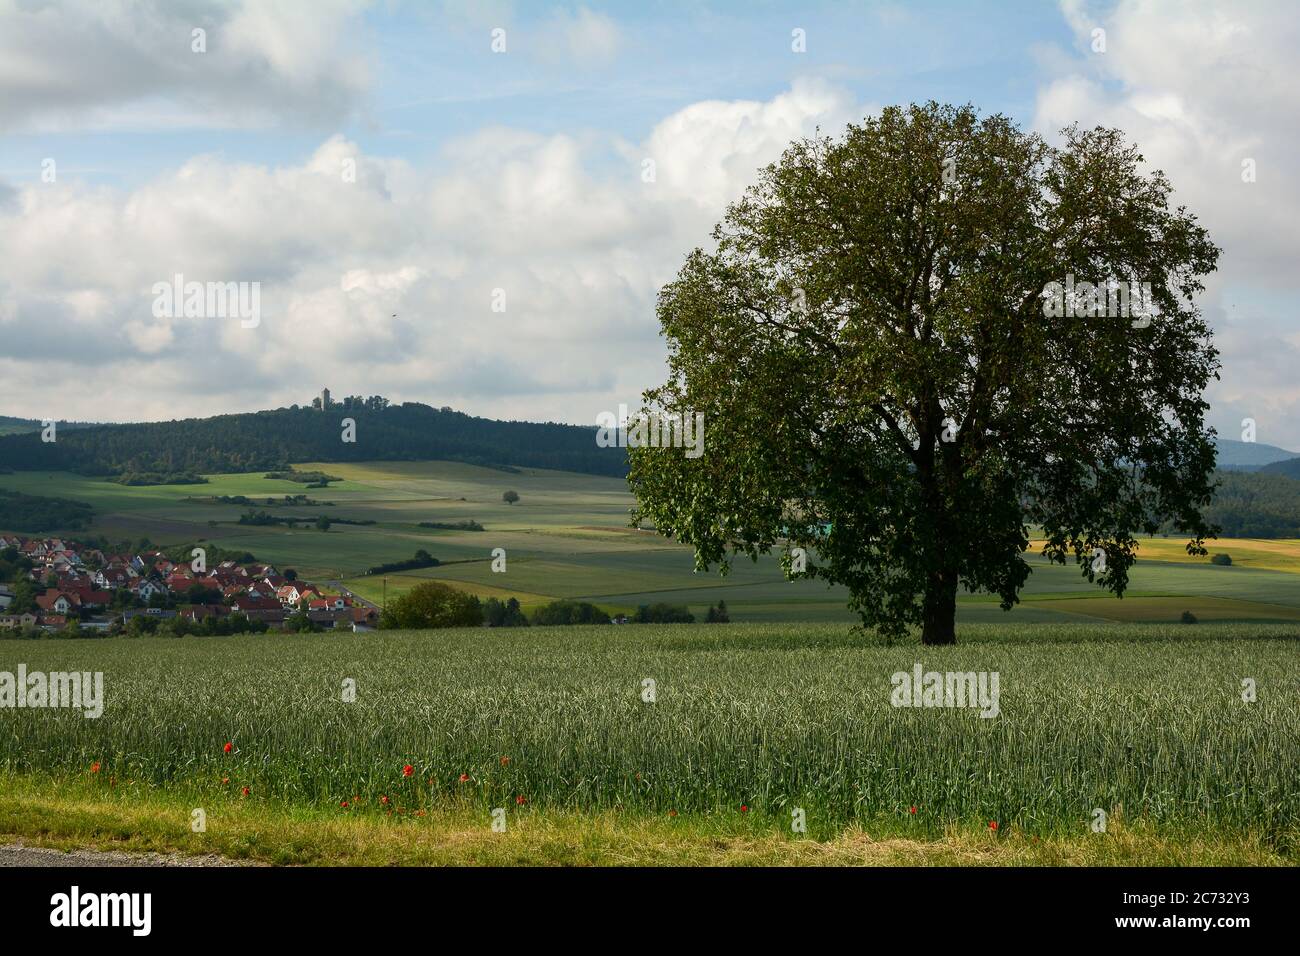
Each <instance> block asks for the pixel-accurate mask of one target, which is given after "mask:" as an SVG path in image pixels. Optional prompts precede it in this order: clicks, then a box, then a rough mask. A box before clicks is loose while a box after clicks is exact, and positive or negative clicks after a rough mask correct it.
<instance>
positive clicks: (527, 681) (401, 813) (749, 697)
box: [0, 624, 1300, 864]
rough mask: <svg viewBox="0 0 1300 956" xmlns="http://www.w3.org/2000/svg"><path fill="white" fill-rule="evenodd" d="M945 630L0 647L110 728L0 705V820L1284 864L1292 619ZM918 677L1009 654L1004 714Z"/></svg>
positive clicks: (1294, 809) (99, 827)
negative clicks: (915, 677) (87, 688)
mask: <svg viewBox="0 0 1300 956" xmlns="http://www.w3.org/2000/svg"><path fill="white" fill-rule="evenodd" d="M960 640H961V643H960V644H959V645H958V646H956V647H946V648H925V649H921V648H918V647H913V646H907V647H900V646H893V647H889V646H879V645H877V644H875V643H873V642H872V641H871V640H870V639H868V638H867V637H865V636H864V635H862V634H860V633H850V632H849V630H848V629H846V628H844V627H843V626H841V625H838V624H836V625H824V624H823V625H818V624H797V625H791V624H750V625H736V624H733V625H712V626H704V625H696V626H691V625H660V626H654V625H643V626H628V627H608V626H607V627H586V628H582V627H577V628H529V629H504V630H485V629H482V628H474V629H468V630H449V631H426V632H379V633H371V634H352V633H339V634H317V635H272V636H248V637H237V638H207V639H204V638H190V639H183V640H176V639H143V640H131V639H119V640H100V641H39V642H13V641H7V642H0V669H2V670H9V671H13V670H14V669H15V668H16V666H17V664H18V663H20V662H21V663H24V664H25V665H26V667H27V668H28V669H29V671H31V670H47V671H56V670H74V669H75V670H87V671H102V673H103V675H104V696H105V706H104V711H103V715H102V716H101V717H100V718H98V719H87V718H85V717H83V716H82V715H81V714H80V713H78V712H73V711H68V710H61V711H54V710H49V709H45V710H41V709H23V710H18V709H12V708H6V709H3V710H0V770H3V774H0V781H2V782H0V832H4V833H9V834H11V835H17V836H21V837H23V838H24V839H27V840H36V841H37V842H45V843H47V844H49V845H56V846H59V845H90V846H121V847H127V848H136V849H172V850H180V851H187V852H188V851H192V852H211V851H216V852H221V853H224V854H227V855H233V856H238V857H244V858H250V859H260V860H267V861H270V862H296V863H317V862H324V863H330V862H334V863H337V862H394V863H427V862H459V863H475V862H530V863H584V862H590V863H654V862H679V863H680V862H765V863H781V862H843V863H869V862H913V863H916V862H947V863H953V862H977V863H1000V862H1001V863H1012V862H1014V863H1035V862H1040V863H1053V862H1055V863H1060V862H1088V863H1118V862H1127V863H1134V862H1140V863H1186V862H1214V861H1218V862H1235V863H1251V864H1270V863H1271V864H1286V863H1292V862H1294V855H1295V853H1296V852H1297V849H1298V846H1297V838H1298V837H1300V792H1298V791H1297V788H1296V786H1295V783H1296V780H1297V779H1300V708H1297V707H1296V706H1295V699H1296V684H1297V680H1298V679H1300V665H1298V663H1297V662H1298V661H1300V657H1297V653H1296V652H1297V649H1298V647H1297V637H1296V633H1295V630H1294V628H1291V627H1287V626H1279V625H1241V624H1233V625H1224V624H1206V625H1203V626H1202V627H1200V628H1186V627H1179V626H1170V625H1105V624H1063V625H1028V626H1026V625H1017V626H1010V627H1008V626H1005V625H999V626H990V625H980V624H968V625H963V626H962V628H961V633H960ZM916 664H921V665H922V666H924V667H925V668H926V669H935V670H941V671H942V670H960V671H987V672H997V673H998V674H999V678H1000V683H999V686H1000V691H999V693H1000V699H999V706H998V713H997V714H996V716H993V717H991V718H988V719H986V718H983V717H981V716H980V713H979V711H977V710H975V709H971V708H967V709H959V708H937V709H936V708H929V709H926V708H922V709H915V708H907V707H897V706H893V705H892V703H891V692H892V675H893V674H894V673H896V672H910V671H912V669H913V667H914V666H915V665H916ZM1246 679H1249V680H1250V681H1251V682H1252V685H1251V686H1252V688H1253V690H1254V694H1253V695H1252V698H1251V700H1249V701H1247V700H1245V699H1244V698H1243V681H1244V680H1246ZM648 681H652V682H653V684H648V683H647V682H648ZM349 686H350V687H351V688H353V689H354V691H355V694H354V696H353V698H352V699H351V700H349V699H348V694H347V693H346V692H345V691H346V689H347V688H348V687H349ZM647 688H652V690H653V693H649V694H648V693H647ZM227 743H229V744H230V745H231V748H230V752H229V753H227V752H226V749H225V745H226V744H227ZM407 768H409V770H408V769H407ZM52 808H53V810H52ZM191 808H201V809H203V811H204V813H205V814H206V821H207V829H206V831H205V832H204V833H202V834H195V833H194V832H192V831H191V830H190V828H189V823H190V814H191V812H192V811H191ZM1098 810H1100V811H1102V813H1104V814H1105V820H1106V821H1107V822H1106V828H1105V830H1104V831H1095V830H1094V829H1093V823H1094V821H1095V820H1097V819H1098V816H1097V811H1098ZM494 813H495V815H496V816H497V818H499V819H500V820H502V821H504V823H505V826H506V832H505V833H504V834H498V833H494V831H493V830H492V820H493V817H494ZM796 821H800V822H801V823H802V824H803V827H802V828H799V827H796V826H795V822H796ZM994 825H995V826H994ZM496 837H499V838H500V839H499V841H497V842H495V843H494V842H493V840H494V838H496Z"/></svg>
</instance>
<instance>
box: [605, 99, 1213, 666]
mask: <svg viewBox="0 0 1300 956" xmlns="http://www.w3.org/2000/svg"><path fill="white" fill-rule="evenodd" d="M1171 192H1172V187H1171V185H1170V183H1169V181H1168V180H1167V179H1166V177H1165V176H1164V174H1163V173H1161V172H1160V171H1148V170H1146V169H1145V168H1144V162H1143V159H1142V156H1141V155H1140V154H1139V153H1138V151H1137V150H1136V148H1134V147H1133V146H1132V145H1130V144H1128V143H1126V141H1125V138H1124V136H1123V134H1122V133H1120V132H1119V131H1116V130H1109V129H1100V128H1099V129H1091V130H1083V129H1079V128H1074V127H1072V128H1069V129H1066V130H1064V131H1063V132H1062V136H1061V141H1060V144H1059V145H1055V146H1054V145H1051V144H1049V143H1047V142H1045V141H1044V140H1043V139H1042V138H1041V137H1039V136H1037V135H1034V134H1029V133H1025V132H1023V131H1021V130H1020V129H1018V128H1017V127H1016V126H1015V124H1013V123H1012V122H1011V121H1010V120H1008V119H1007V118H1005V117H1003V116H998V115H994V116H987V117H980V116H979V115H978V114H977V113H976V112H975V111H974V110H973V109H971V108H969V107H963V108H955V107H950V106H941V105H938V104H935V103H930V104H927V105H924V106H911V107H908V108H889V109H885V110H884V111H882V112H881V114H880V115H879V116H878V117H875V118H869V119H867V120H865V121H864V122H863V123H862V124H861V125H850V126H849V127H848V129H847V130H846V132H845V133H844V134H843V135H842V136H840V137H838V138H823V137H818V138H815V139H811V140H806V141H801V142H797V143H795V144H793V145H791V146H790V147H789V148H788V149H787V151H786V152H785V154H784V155H783V156H782V158H781V160H780V161H779V162H778V163H775V164H773V165H771V166H769V167H767V168H766V169H765V170H762V171H761V173H760V176H759V179H758V182H757V184H756V185H755V186H753V187H752V188H750V189H749V190H747V191H746V192H745V194H744V195H743V197H741V198H740V199H738V201H737V202H735V203H734V204H732V205H731V206H730V207H728V210H727V213H726V216H725V218H724V219H723V221H722V222H721V223H720V224H719V225H718V226H717V227H716V229H715V230H714V234H713V238H714V248H713V250H712V251H705V250H702V249H696V250H695V251H694V252H692V253H691V254H690V255H689V256H688V257H687V259H686V263H685V265H684V266H683V267H682V269H681V271H680V272H679V274H678V275H677V277H676V278H675V279H674V280H673V281H672V282H670V283H669V284H668V285H667V286H665V287H664V288H663V289H662V291H661V292H660V296H659V308H658V311H659V319H660V322H661V324H662V330H663V334H664V335H665V337H666V338H667V341H668V348H669V377H668V381H667V382H666V383H665V384H664V385H663V386H662V387H659V388H655V389H651V390H650V391H648V392H647V393H646V408H645V411H646V413H660V414H669V415H681V414H683V413H696V412H699V413H703V414H704V416H705V421H706V424H707V430H706V438H705V443H704V454H703V455H701V456H699V457H695V458H692V457H688V456H686V455H685V454H683V453H682V451H681V450H674V449H663V448H650V447H642V448H636V449H633V450H632V451H631V453H630V457H631V474H630V481H631V484H632V487H633V490H634V491H635V493H636V496H637V507H636V509H635V511H634V514H633V520H634V522H637V523H646V524H652V525H653V526H655V527H656V528H657V529H658V530H659V531H660V532H661V533H663V534H666V535H670V536H673V537H675V538H677V539H678V540H681V541H683V542H686V543H689V544H691V545H693V546H694V548H695V553H696V562H697V566H698V567H700V568H708V567H711V566H713V565H714V564H718V565H720V566H721V567H722V570H723V571H724V573H725V571H726V570H727V568H728V566H729V561H730V560H731V559H733V558H734V557H735V556H737V555H740V554H745V555H749V556H750V557H753V558H756V557H757V555H758V554H760V553H765V552H769V551H773V550H777V551H781V552H783V554H784V560H785V562H786V567H787V571H788V572H789V573H793V572H794V571H798V570H799V568H800V565H801V564H802V562H803V561H805V560H806V562H807V564H806V570H805V571H804V572H803V573H805V574H807V575H810V576H812V577H815V578H820V579H824V580H826V581H828V582H833V583H839V584H844V585H847V586H848V588H849V590H850V592H851V594H852V598H851V607H852V608H853V609H854V610H855V611H857V612H858V613H859V614H860V615H861V617H862V619H863V621H864V623H866V624H867V625H871V626H875V627H876V628H878V629H879V630H881V631H883V632H885V633H887V634H890V635H891V636H900V635H902V634H903V633H905V632H906V631H907V629H908V628H910V627H913V626H916V625H920V628H921V638H922V640H923V641H924V642H925V643H928V644H945V643H952V642H954V641H955V640H956V636H955V629H954V616H955V612H956V598H957V593H958V588H959V586H960V587H964V588H965V589H967V590H970V591H984V592H991V593H993V594H996V595H997V596H998V597H999V598H1001V604H1002V606H1003V607H1004V608H1007V609H1010V608H1011V607H1012V605H1014V604H1015V603H1016V601H1017V600H1018V598H1017V595H1018V592H1019V590H1020V589H1021V587H1022V586H1023V585H1024V583H1025V580H1026V578H1027V577H1028V575H1029V573H1030V566H1029V564H1028V563H1027V562H1026V560H1025V557H1024V553H1025V550H1026V548H1027V546H1028V543H1029V540H1030V539H1029V535H1030V530H1031V529H1041V532H1042V534H1043V536H1044V538H1045V539H1046V545H1045V548H1044V553H1045V554H1046V555H1047V556H1048V557H1049V558H1051V559H1052V560H1054V561H1057V562H1060V563H1065V562H1066V560H1067V558H1072V559H1073V560H1075V561H1076V562H1077V563H1078V564H1079V566H1080V568H1081V571H1082V574H1083V576H1084V577H1086V578H1087V579H1088V580H1090V581H1094V582H1096V583H1098V584H1099V585H1101V586H1103V587H1105V588H1107V589H1109V590H1111V591H1113V592H1114V593H1116V594H1122V592H1123V591H1124V588H1125V587H1126V585H1127V582H1128V572H1129V568H1130V566H1131V564H1132V562H1133V559H1134V551H1135V548H1136V544H1137V542H1136V540H1135V536H1136V535H1137V534H1140V533H1142V532H1154V531H1155V530H1156V529H1157V528H1158V527H1159V526H1160V524H1161V523H1162V522H1164V521H1168V522H1171V523H1172V526H1173V527H1175V528H1176V529H1177V530H1178V531H1179V532H1180V533H1186V534H1187V535H1188V538H1189V542H1188V550H1189V552H1191V553H1194V554H1203V553H1204V546H1203V541H1204V538H1205V537H1206V536H1208V535H1209V534H1212V533H1213V529H1212V528H1211V527H1209V526H1208V525H1207V522H1206V520H1205V518H1204V517H1203V515H1202V513H1201V509H1202V508H1203V507H1204V506H1205V505H1206V504H1207V503H1208V501H1209V499H1210V496H1211V493H1212V485H1211V481H1210V475H1211V472H1212V470H1213V466H1214V449H1213V445H1212V443H1211V437H1212V432H1210V431H1209V430H1208V429H1207V428H1206V426H1205V423H1204V412H1205V409H1206V407H1207V406H1206V403H1205V402H1204V400H1203V398H1202V393H1203V391H1204V388H1205V386H1206V384H1207V383H1208V382H1209V380H1210V379H1211V378H1214V377H1217V368H1218V357H1217V352H1216V350H1215V349H1214V348H1213V346H1212V344H1211V340H1210V339H1211V336H1210V330H1209V328H1208V327H1207V325H1206V324H1205V322H1204V321H1203V320H1202V318H1201V316H1200V313H1199V311H1198V309H1197V307H1196V304H1195V301H1194V300H1195V297H1196V296H1197V294H1198V293H1200V292H1201V291H1202V289H1203V286H1202V282H1201V279H1202V277H1203V276H1205V275H1206V274H1208V273H1209V272H1212V271H1213V270H1214V268H1215V266H1216V263H1217V259H1218V254H1219V250H1218V249H1217V247H1216V246H1215V245H1214V244H1213V243H1212V242H1211V241H1210V239H1209V237H1208V236H1207V234H1206V232H1205V230H1204V229H1203V228H1202V227H1201V226H1200V225H1199V224H1198V223H1197V221H1196V218H1195V217H1194V216H1193V215H1191V214H1189V213H1188V212H1187V211H1186V210H1185V209H1184V208H1183V207H1182V206H1177V207H1174V206H1172V205H1171V202H1170V195H1171ZM1085 282H1087V283H1093V284H1095V288H1094V292H1095V293H1099V295H1097V296H1095V297H1094V296H1090V295H1089V292H1088V288H1087V286H1084V285H1082V284H1083V283H1085ZM1130 283H1139V284H1141V283H1149V284H1150V286H1149V293H1150V294H1149V300H1148V305H1149V308H1147V309H1146V310H1145V313H1146V314H1144V310H1143V309H1142V308H1141V304H1140V300H1141V298H1142V297H1141V295H1140V291H1141V288H1142V287H1141V285H1138V286H1136V287H1132V288H1133V291H1134V292H1135V293H1139V294H1134V295H1131V296H1128V299H1129V301H1128V302H1127V303H1126V302H1125V301H1124V297H1123V296H1121V294H1120V293H1119V292H1118V291H1116V290H1117V287H1118V286H1123V291H1124V292H1125V293H1128V292H1129V291H1130V288H1131V287H1130V285H1129V284H1130ZM1099 304H1100V311H1101V313H1102V314H1099V315H1098V314H1091V313H1093V312H1096V311H1098V305H1099ZM1125 308H1127V310H1128V313H1127V314H1125ZM1062 312H1064V313H1066V314H1061V313H1062ZM1071 313H1073V314H1071ZM1115 313H1121V314H1115ZM1152 313H1154V314H1152ZM795 549H799V550H795Z"/></svg>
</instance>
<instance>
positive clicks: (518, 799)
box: [515, 794, 528, 806]
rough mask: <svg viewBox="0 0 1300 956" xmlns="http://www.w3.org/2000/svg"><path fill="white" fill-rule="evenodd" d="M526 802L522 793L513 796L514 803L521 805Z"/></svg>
mask: <svg viewBox="0 0 1300 956" xmlns="http://www.w3.org/2000/svg"><path fill="white" fill-rule="evenodd" d="M527 802H528V801H527V800H525V799H524V796H523V794H520V795H519V796H517V797H515V803H517V804H519V805H520V806H523V805H524V804H525V803H527Z"/></svg>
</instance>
